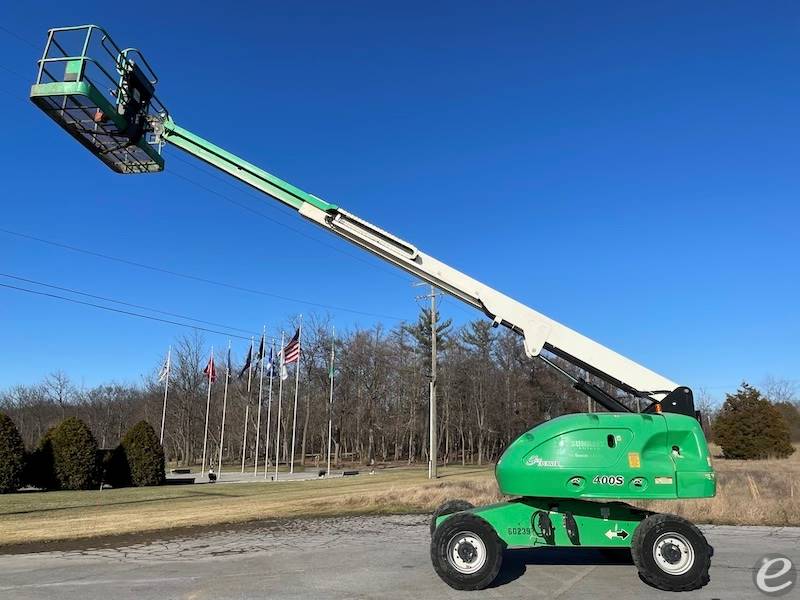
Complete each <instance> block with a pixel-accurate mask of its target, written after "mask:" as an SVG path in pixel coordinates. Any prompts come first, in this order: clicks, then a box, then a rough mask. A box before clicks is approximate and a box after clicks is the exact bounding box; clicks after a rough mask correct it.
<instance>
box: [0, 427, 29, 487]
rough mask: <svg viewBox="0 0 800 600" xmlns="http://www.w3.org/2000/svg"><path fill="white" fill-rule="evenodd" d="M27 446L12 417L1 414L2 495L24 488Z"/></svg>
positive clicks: (0, 457) (0, 459)
mask: <svg viewBox="0 0 800 600" xmlns="http://www.w3.org/2000/svg"><path fill="white" fill-rule="evenodd" d="M24 469H25V445H24V444H23V443H22V438H21V437H20V435H19V431H17V426H16V425H14V421H12V420H11V417H9V416H8V415H6V414H4V413H0V494H5V493H7V492H16V491H17V490H18V489H19V488H20V487H22V477H23V472H24Z"/></svg>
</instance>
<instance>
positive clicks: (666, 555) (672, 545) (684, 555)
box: [653, 533, 695, 575]
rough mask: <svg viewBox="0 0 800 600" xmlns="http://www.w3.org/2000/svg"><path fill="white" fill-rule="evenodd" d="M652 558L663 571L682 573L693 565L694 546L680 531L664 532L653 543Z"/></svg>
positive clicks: (671, 573)
mask: <svg viewBox="0 0 800 600" xmlns="http://www.w3.org/2000/svg"><path fill="white" fill-rule="evenodd" d="M653 559H654V560H655V561H656V565H657V566H658V568H659V569H661V570H662V571H664V572H665V573H667V574H669V575H683V574H684V573H686V572H688V571H689V570H690V569H691V568H692V567H693V566H694V560H695V552H694V546H692V544H691V542H690V541H689V540H688V539H687V538H686V537H685V536H684V535H682V534H680V533H664V534H662V535H660V536H659V537H658V539H657V540H656V541H655V543H654V544H653Z"/></svg>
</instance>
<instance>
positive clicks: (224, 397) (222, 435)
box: [217, 340, 231, 477]
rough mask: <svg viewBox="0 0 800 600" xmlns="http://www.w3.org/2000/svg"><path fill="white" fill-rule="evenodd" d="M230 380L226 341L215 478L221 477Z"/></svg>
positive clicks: (229, 346)
mask: <svg viewBox="0 0 800 600" xmlns="http://www.w3.org/2000/svg"><path fill="white" fill-rule="evenodd" d="M230 378H231V341H230V340H228V362H227V364H226V365H225V391H224V392H223V393H222V428H221V429H220V432H219V461H218V462H217V477H222V447H223V443H224V442H225V412H226V411H227V409H228V381H230Z"/></svg>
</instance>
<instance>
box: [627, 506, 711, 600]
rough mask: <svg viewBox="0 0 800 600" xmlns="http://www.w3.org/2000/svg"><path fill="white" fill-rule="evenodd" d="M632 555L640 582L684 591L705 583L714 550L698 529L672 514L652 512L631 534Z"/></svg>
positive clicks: (671, 590) (707, 578)
mask: <svg viewBox="0 0 800 600" xmlns="http://www.w3.org/2000/svg"><path fill="white" fill-rule="evenodd" d="M631 554H632V556H633V562H634V563H635V564H636V568H637V569H638V570H639V576H640V577H641V578H642V581H644V582H645V583H647V584H648V585H652V586H653V587H655V588H658V589H660V590H666V591H668V592H684V591H688V590H696V589H699V588H701V587H703V586H705V585H706V584H707V583H708V582H709V581H710V577H709V574H708V569H709V567H710V566H711V556H712V555H713V554H714V549H713V548H712V547H711V546H710V545H709V543H708V542H707V541H706V538H705V536H704V535H703V534H702V533H701V532H700V530H699V529H698V528H697V527H695V526H694V525H693V524H692V523H690V522H689V521H687V520H686V519H682V518H680V517H676V516H675V515H661V514H656V515H651V516H649V517H647V518H646V519H645V520H644V521H642V522H641V523H640V524H639V526H638V527H637V528H636V531H635V532H634V533H633V540H632V543H631Z"/></svg>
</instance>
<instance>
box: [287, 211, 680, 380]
mask: <svg viewBox="0 0 800 600" xmlns="http://www.w3.org/2000/svg"><path fill="white" fill-rule="evenodd" d="M299 212H300V214H301V215H303V216H304V217H306V218H307V219H309V220H311V221H313V222H314V223H316V224H317V225H320V226H322V227H324V228H326V229H328V230H329V231H331V232H333V233H336V234H337V235H339V236H341V237H344V238H346V239H348V240H350V241H351V242H353V243H354V244H357V245H359V246H361V247H362V248H364V249H366V250H369V251H370V252H372V253H373V254H376V255H378V256H380V257H381V258H383V259H385V260H387V261H389V262H392V263H394V264H395V265H397V266H399V267H401V268H402V269H404V270H406V271H408V272H409V273H412V274H413V275H415V276H417V277H419V278H420V279H423V280H425V281H427V282H428V283H430V284H432V285H434V286H436V287H437V288H439V289H441V290H443V291H445V292H447V293H448V294H451V295H452V296H455V297H456V298H459V299H461V300H463V301H464V302H466V303H467V304H470V305H472V306H474V307H475V308H478V309H479V310H482V311H483V312H484V313H486V314H487V315H488V316H489V317H490V318H492V319H493V320H494V322H495V324H497V325H505V326H507V327H510V328H511V329H513V330H515V331H517V332H518V333H520V334H522V335H523V337H524V345H525V352H526V353H527V355H528V356H530V357H534V356H537V355H538V354H539V353H540V352H541V351H542V349H547V350H549V351H551V352H553V353H554V354H556V355H558V356H561V357H563V358H566V359H568V360H571V361H572V362H574V363H575V364H578V365H579V366H581V367H582V368H584V369H586V370H587V371H589V372H591V373H593V374H595V375H597V376H599V377H601V378H603V379H605V380H606V381H609V382H611V383H613V384H615V385H617V386H618V387H620V388H621V389H624V390H627V391H630V392H641V393H649V394H655V395H664V394H665V393H668V392H670V391H672V390H674V389H675V388H676V387H678V384H677V383H675V382H673V381H670V380H669V379H667V378H666V377H662V376H661V375H659V374H658V373H655V372H653V371H651V370H650V369H648V368H646V367H643V366H642V365H640V364H638V363H636V362H634V361H632V360H630V359H628V358H625V357H624V356H622V355H621V354H618V353H616V352H614V351H613V350H610V349H609V348H606V347H605V346H603V345H602V344H598V343H597V342H595V341H594V340H591V339H589V338H588V337H586V336H584V335H581V334H580V333H578V332H577V331H574V330H572V329H570V328H569V327H566V326H564V325H562V324H560V323H558V322H557V321H554V320H553V319H550V318H548V317H546V316H544V315H543V314H541V313H538V312H536V311H535V310H533V309H532V308H529V307H527V306H525V305H524V304H522V303H520V302H517V301H516V300H514V299H512V298H509V297H508V296H506V295H505V294H502V293H500V292H498V291H497V290H494V289H492V288H490V287H488V286H486V285H484V284H483V283H481V282H480V281H477V280H475V279H473V278H472V277H469V276H468V275H465V274H464V273H461V272H460V271H458V270H456V269H454V268H452V267H449V266H448V265H446V264H444V263H443V262H441V261H438V260H436V259H435V258H433V257H431V256H428V255H427V254H425V253H423V252H420V251H419V250H418V249H417V248H416V247H415V246H413V245H412V244H409V243H408V242H405V241H403V240H401V239H399V238H397V237H395V236H393V235H392V234H390V233H388V232H386V231H383V230H382V229H380V228H378V227H376V226H374V225H372V224H370V223H368V222H366V221H364V220H363V219H359V218H358V217H356V216H355V215H352V214H350V213H348V212H346V211H344V210H342V209H336V210H335V211H324V210H321V209H319V208H317V207H316V206H313V205H312V204H309V203H308V202H305V203H303V204H302V205H301V206H300V208H299Z"/></svg>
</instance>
